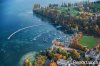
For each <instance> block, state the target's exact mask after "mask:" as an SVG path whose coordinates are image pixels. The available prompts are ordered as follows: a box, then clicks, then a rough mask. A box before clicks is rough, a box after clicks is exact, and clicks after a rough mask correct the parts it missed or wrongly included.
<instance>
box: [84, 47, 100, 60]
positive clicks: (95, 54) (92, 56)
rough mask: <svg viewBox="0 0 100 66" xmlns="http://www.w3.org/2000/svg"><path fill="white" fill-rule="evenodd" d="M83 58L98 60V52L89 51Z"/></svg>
mask: <svg viewBox="0 0 100 66" xmlns="http://www.w3.org/2000/svg"><path fill="white" fill-rule="evenodd" d="M85 57H90V58H91V59H93V60H100V51H96V49H91V50H89V51H87V52H86V53H85Z"/></svg>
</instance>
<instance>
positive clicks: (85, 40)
mask: <svg viewBox="0 0 100 66" xmlns="http://www.w3.org/2000/svg"><path fill="white" fill-rule="evenodd" d="M79 42H80V44H82V45H83V46H87V47H88V48H92V47H93V46H95V44H96V38H94V37H92V36H83V37H82V38H81V39H80V41H79Z"/></svg>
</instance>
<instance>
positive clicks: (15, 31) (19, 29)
mask: <svg viewBox="0 0 100 66" xmlns="http://www.w3.org/2000/svg"><path fill="white" fill-rule="evenodd" d="M41 25H44V24H40V25H32V26H28V27H24V28H21V29H18V30H17V31H15V32H13V33H12V34H11V35H10V36H9V37H8V38H7V39H10V38H11V37H12V36H13V35H15V34H16V33H18V32H20V31H23V30H25V29H28V28H32V27H36V26H41Z"/></svg>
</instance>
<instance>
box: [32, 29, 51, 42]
mask: <svg viewBox="0 0 100 66" xmlns="http://www.w3.org/2000/svg"><path fill="white" fill-rule="evenodd" d="M50 31H52V30H49V31H46V32H43V33H41V34H38V35H37V36H35V37H34V38H33V40H36V39H37V38H38V37H40V36H41V35H42V34H44V33H49V32H50ZM31 41H32V40H31Z"/></svg>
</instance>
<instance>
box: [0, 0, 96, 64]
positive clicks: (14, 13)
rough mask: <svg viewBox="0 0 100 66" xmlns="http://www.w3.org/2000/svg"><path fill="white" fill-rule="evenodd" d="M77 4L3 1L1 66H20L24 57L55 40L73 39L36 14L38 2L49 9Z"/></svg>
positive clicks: (50, 0) (42, 0)
mask: <svg viewBox="0 0 100 66" xmlns="http://www.w3.org/2000/svg"><path fill="white" fill-rule="evenodd" d="M77 1H81V0H0V66H19V65H18V64H19V61H20V59H21V57H22V56H23V55H24V54H26V53H28V52H31V51H37V52H38V51H40V50H45V49H46V48H48V47H50V46H51V41H52V39H54V38H57V39H59V38H63V39H64V38H65V37H67V38H68V37H70V36H71V35H70V34H64V33H63V32H62V31H61V30H58V29H56V27H55V26H53V25H52V24H50V23H49V22H48V20H41V19H40V18H38V17H36V15H34V14H33V12H32V7H33V4H34V3H39V4H41V5H42V6H46V5H48V4H50V3H57V4H61V2H66V3H67V2H71V3H74V2H77ZM91 1H95V0H91ZM59 29H60V28H59Z"/></svg>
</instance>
